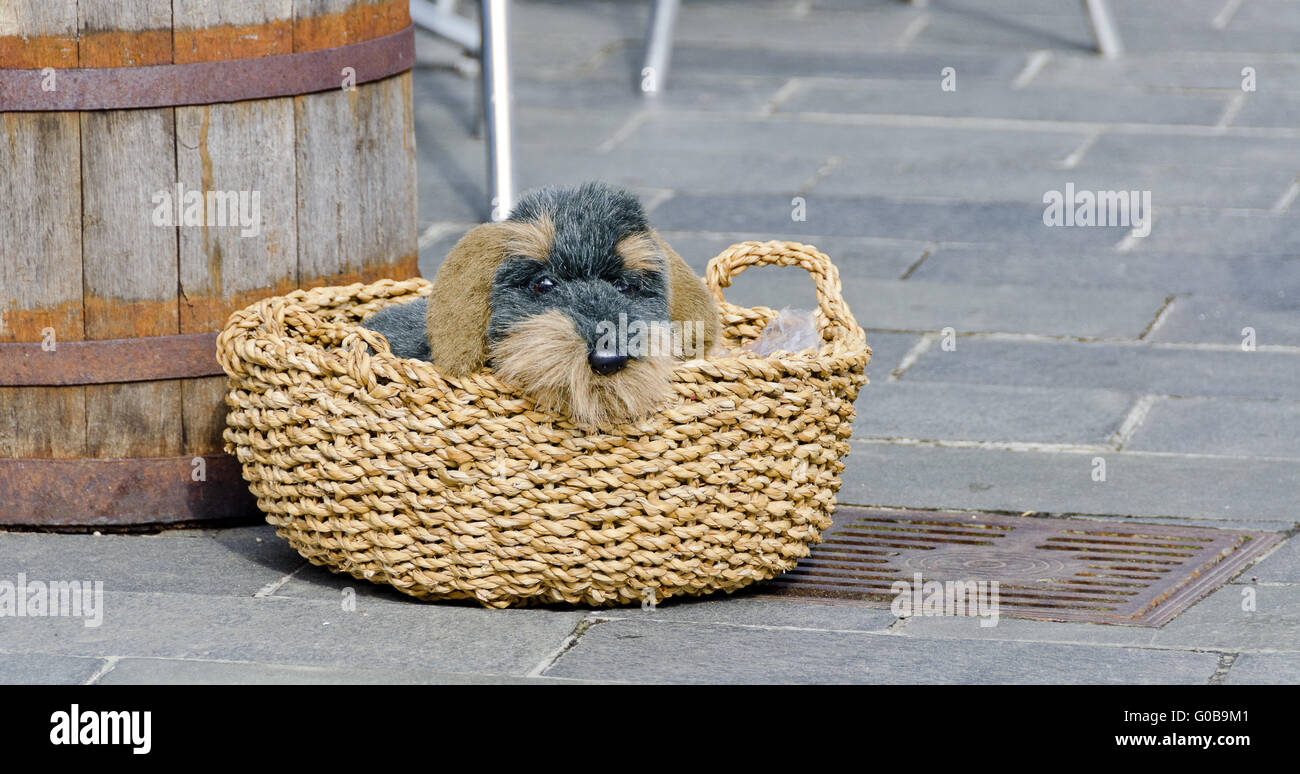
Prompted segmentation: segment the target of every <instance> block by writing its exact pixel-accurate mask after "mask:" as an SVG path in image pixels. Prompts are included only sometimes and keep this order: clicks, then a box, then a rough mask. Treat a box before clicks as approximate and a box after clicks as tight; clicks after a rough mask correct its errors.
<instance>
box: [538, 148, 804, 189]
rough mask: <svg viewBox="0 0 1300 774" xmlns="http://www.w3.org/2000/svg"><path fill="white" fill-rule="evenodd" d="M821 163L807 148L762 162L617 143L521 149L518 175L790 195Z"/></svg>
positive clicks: (559, 181) (555, 181) (556, 181)
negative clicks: (609, 147)
mask: <svg viewBox="0 0 1300 774" xmlns="http://www.w3.org/2000/svg"><path fill="white" fill-rule="evenodd" d="M651 162H652V163H651ZM821 164H822V159H821V158H819V157H817V156H814V155H810V154H805V155H798V154H773V155H771V156H769V157H768V158H767V159H766V161H765V163H764V164H762V165H761V166H760V165H756V164H754V160H753V158H752V157H751V156H750V155H749V154H745V153H713V152H702V151H694V150H690V149H685V148H681V149H672V150H669V149H663V150H657V151H655V152H654V153H652V154H647V153H646V152H644V151H638V150H632V149H628V148H615V149H613V150H612V151H610V152H608V153H602V152H600V151H598V150H596V149H594V148H593V149H583V150H576V151H564V150H554V151H548V152H546V153H528V152H520V153H519V154H518V158H517V167H518V168H517V178H518V186H519V190H521V191H525V190H528V189H529V188H535V187H538V186H543V185H575V184H578V183H583V182H587V181H589V180H602V181H604V182H606V183H609V184H610V185H616V186H622V187H626V188H640V189H656V190H658V191H683V192H690V193H732V192H734V191H737V190H744V191H769V192H774V193H780V194H782V195H788V196H793V195H794V193H795V192H796V191H798V190H799V189H800V187H801V186H802V185H803V184H804V181H806V180H808V179H810V178H812V177H813V176H814V175H815V174H816V173H817V170H818V169H819V168H820V167H821ZM647 203H652V202H647Z"/></svg>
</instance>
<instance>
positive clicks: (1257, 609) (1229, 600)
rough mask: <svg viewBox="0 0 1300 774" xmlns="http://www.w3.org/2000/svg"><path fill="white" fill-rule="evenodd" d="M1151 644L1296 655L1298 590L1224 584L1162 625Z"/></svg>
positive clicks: (1299, 640) (1299, 645)
mask: <svg viewBox="0 0 1300 774" xmlns="http://www.w3.org/2000/svg"><path fill="white" fill-rule="evenodd" d="M1250 604H1253V605H1254V609H1244V608H1246V607H1247V606H1248V605H1250ZM1153 642H1154V644H1156V645H1167V646H1173V647H1183V648H1191V647H1197V648H1218V649H1222V650H1233V651H1243V650H1266V651H1282V652H1288V653H1300V586H1266V585H1257V586H1249V585H1239V584H1232V585H1228V586H1225V587H1223V588H1221V589H1219V590H1218V591H1216V592H1215V593H1213V594H1211V595H1210V596H1209V597H1207V598H1205V599H1204V600H1202V601H1201V602H1199V603H1197V604H1196V606H1195V607H1193V608H1191V609H1190V610H1188V611H1187V612H1185V613H1183V614H1182V615H1180V616H1178V617H1177V618H1175V619H1174V620H1172V621H1170V622H1169V623H1167V624H1165V626H1164V627H1163V628H1162V629H1160V631H1159V632H1158V633H1157V634H1156V636H1155V639H1154V640H1153Z"/></svg>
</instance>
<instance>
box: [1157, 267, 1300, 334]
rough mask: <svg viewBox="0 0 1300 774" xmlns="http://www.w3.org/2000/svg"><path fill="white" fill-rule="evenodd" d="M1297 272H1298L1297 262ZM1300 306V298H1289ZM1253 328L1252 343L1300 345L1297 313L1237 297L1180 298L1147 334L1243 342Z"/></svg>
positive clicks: (1299, 327)
mask: <svg viewBox="0 0 1300 774" xmlns="http://www.w3.org/2000/svg"><path fill="white" fill-rule="evenodd" d="M1293 263H1296V265H1297V268H1296V271H1297V272H1300V261H1293ZM1291 302H1292V303H1293V304H1295V305H1296V306H1300V299H1297V298H1296V297H1292V298H1291ZM1246 328H1250V329H1252V330H1253V331H1254V345H1255V346H1256V347H1258V346H1263V345H1282V346H1288V347H1297V346H1300V314H1296V312H1295V307H1293V308H1292V310H1291V311H1287V310H1281V309H1278V310H1274V309H1261V308H1260V305H1259V304H1255V303H1251V302H1249V301H1242V300H1239V299H1223V298H1180V299H1177V300H1175V301H1174V303H1173V306H1172V307H1170V309H1169V313H1168V314H1167V315H1166V316H1165V318H1164V320H1162V321H1161V323H1160V326H1159V327H1158V328H1156V329H1155V330H1154V331H1153V332H1152V334H1151V336H1150V337H1149V338H1150V339H1151V340H1152V341H1189V342H1207V343H1211V344H1233V345H1238V346H1240V345H1242V344H1243V342H1245V341H1246V338H1247V336H1248V334H1243V333H1242V331H1244V330H1245V329H1246Z"/></svg>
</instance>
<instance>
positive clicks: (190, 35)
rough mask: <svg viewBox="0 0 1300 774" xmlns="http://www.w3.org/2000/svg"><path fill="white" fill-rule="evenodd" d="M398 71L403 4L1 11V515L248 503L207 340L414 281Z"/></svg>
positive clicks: (142, 521)
mask: <svg viewBox="0 0 1300 774" xmlns="http://www.w3.org/2000/svg"><path fill="white" fill-rule="evenodd" d="M413 62H414V43H413V33H412V30H411V28H410V17H409V13H408V9H407V0H369V1H365V0H240V2H211V1H210V0H114V2H103V3H86V2H81V3H78V2H77V1H76V0H6V1H5V2H4V3H3V5H2V6H0V210H3V212H0V526H2V525H43V526H61V527H80V528H90V527H95V528H98V527H101V526H104V527H107V526H122V525H127V526H134V525H157V524H169V523H173V524H174V523H183V522H202V521H212V520H231V519H244V518H254V517H256V511H255V509H254V508H253V504H252V500H251V498H250V497H249V495H248V492H247V487H246V486H245V485H244V483H243V481H242V479H241V477H240V475H239V470H238V466H237V465H236V464H234V461H233V459H231V458H229V457H227V456H226V455H225V454H224V453H222V441H221V432H222V429H223V428H224V422H225V404H224V394H225V389H226V381H225V377H224V376H222V375H220V374H221V369H220V367H219V366H218V365H217V364H216V360H215V357H214V350H215V345H214V342H215V339H216V332H217V331H219V330H220V329H221V327H222V325H223V324H224V323H225V320H226V318H227V316H228V315H229V314H230V312H232V311H234V310H235V309H238V308H240V307H243V306H245V305H247V304H249V303H251V302H252V301H255V300H256V299H258V298H262V297H265V296H268V295H272V294H280V293H284V292H286V291H289V290H291V289H293V288H296V287H300V286H302V287H306V286H315V285H322V284H344V283H350V282H356V281H363V282H364V281H372V280H374V279H378V278H381V277H394V278H399V279H405V278H409V277H412V276H415V275H416V274H417V266H416V233H415V218H416V214H415V196H416V188H415V183H416V180H415V142H414V127H413V124H412V105H411V79H410V72H409V69H410V67H411V65H412V64H413ZM196 196H197V199H196V198H195V197H196ZM232 213H233V214H232Z"/></svg>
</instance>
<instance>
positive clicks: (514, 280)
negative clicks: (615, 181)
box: [488, 183, 669, 350]
mask: <svg viewBox="0 0 1300 774" xmlns="http://www.w3.org/2000/svg"><path fill="white" fill-rule="evenodd" d="M543 216H547V217H549V218H550V220H551V222H552V223H553V224H554V231H555V239H554V241H553V242H552V245H551V253H550V255H548V256H547V258H546V260H545V261H537V260H534V259H532V258H528V257H523V256H515V257H511V258H508V259H506V260H505V261H503V262H502V264H501V266H500V267H499V268H498V269H497V272H496V275H495V276H494V277H493V280H492V291H491V293H490V295H489V299H490V305H491V319H490V321H489V324H488V342H489V344H494V343H496V342H498V341H500V340H501V339H502V338H503V337H505V336H506V335H508V334H509V333H510V329H511V327H512V326H514V325H515V324H516V323H518V322H519V321H521V320H524V319H527V318H529V317H533V316H535V315H539V314H542V313H544V312H547V311H550V310H558V311H561V312H563V313H564V314H566V315H568V316H569V317H571V318H572V319H573V323H574V327H575V328H576V329H577V331H578V333H579V334H580V335H581V336H582V337H583V338H584V339H586V341H587V346H588V349H589V350H593V349H595V348H596V344H597V341H598V340H599V336H600V334H599V332H598V325H599V324H600V323H601V322H609V323H611V324H613V325H615V326H617V325H618V323H619V319H620V315H625V316H626V320H627V322H628V324H631V323H632V322H633V321H635V320H642V321H645V322H647V323H648V322H651V321H664V322H667V320H668V316H669V312H668V273H667V256H660V258H659V261H658V268H657V270H644V269H643V270H628V269H627V268H626V267H625V266H624V265H623V259H622V258H621V257H620V256H619V255H618V253H617V252H616V251H615V246H616V245H618V243H619V242H620V241H621V240H623V239H624V238H626V237H629V236H634V235H636V234H642V233H648V232H649V230H650V226H649V224H648V223H647V222H646V217H645V211H644V210H643V209H642V208H641V203H640V202H638V201H637V200H636V198H635V197H633V196H632V195H631V194H629V193H627V192H625V191H620V190H617V189H613V188H610V187H608V186H606V185H604V184H601V183H586V184H584V185H581V186H578V187H576V188H542V189H539V190H537V191H533V192H531V193H529V194H527V195H525V196H524V198H523V200H521V201H520V203H519V204H518V205H517V206H516V207H515V209H514V211H513V212H512V213H511V215H510V220H515V221H536V220H538V219H540V218H542V217H543ZM542 280H549V281H550V282H551V283H553V286H552V287H551V289H550V290H548V291H547V292H538V290H537V287H538V282H539V281H542Z"/></svg>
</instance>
